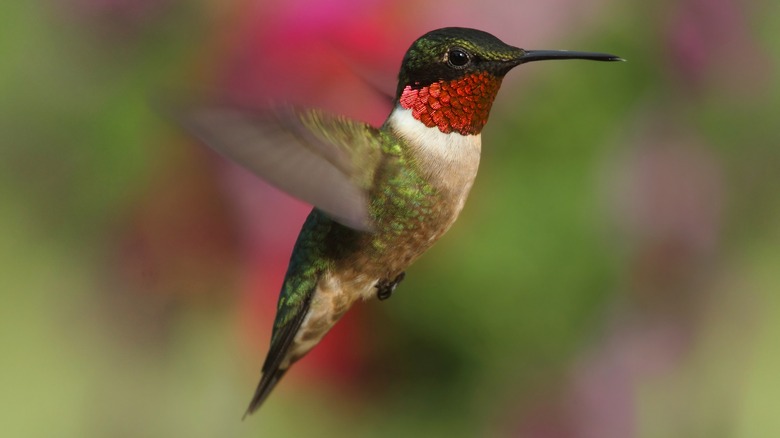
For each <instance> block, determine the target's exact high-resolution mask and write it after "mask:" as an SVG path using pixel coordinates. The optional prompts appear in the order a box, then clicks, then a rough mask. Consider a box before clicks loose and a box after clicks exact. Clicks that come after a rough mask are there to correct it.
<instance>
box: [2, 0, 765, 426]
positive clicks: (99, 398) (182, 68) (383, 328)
mask: <svg viewBox="0 0 780 438" xmlns="http://www.w3.org/2000/svg"><path fill="white" fill-rule="evenodd" d="M450 25H459V26H468V27H476V28H480V29H483V30H487V31H489V32H491V33H493V34H495V35H497V36H499V37H500V38H502V39H503V40H504V41H507V42H509V43H510V44H514V45H517V46H521V47H525V48H537V49H542V48H544V49H546V48H551V49H553V48H565V49H574V50H592V51H604V52H612V53H615V54H618V55H620V56H623V57H625V58H626V59H628V62H626V63H620V64H617V63H613V64H603V63H592V62H584V61H582V62H575V61H568V62H558V63H552V62H550V63H534V64H530V65H527V66H523V67H520V68H519V69H517V70H516V71H513V72H511V73H510V75H509V76H508V77H507V79H506V80H505V81H504V85H503V88H502V90H501V93H500V94H499V97H498V100H497V102H496V104H495V105H494V108H493V113H492V117H491V121H490V123H489V124H488V126H487V128H486V130H485V131H484V133H483V142H484V148H483V150H484V152H483V160H482V168H481V169H480V175H479V177H478V179H477V182H476V185H475V187H474V189H473V191H472V195H471V198H470V200H469V202H468V203H467V204H466V208H465V211H464V212H463V215H462V216H461V219H460V220H459V221H458V222H457V224H456V226H455V227H454V228H453V230H451V232H450V233H449V234H448V235H447V236H446V238H444V239H443V240H442V241H441V242H440V243H439V244H438V245H437V246H435V247H434V248H433V249H432V250H431V251H430V252H429V253H428V254H427V255H426V256H425V257H423V258H422V259H421V260H420V261H419V262H418V263H417V264H416V265H414V266H413V267H412V268H411V269H410V270H409V271H408V276H407V279H406V280H405V282H404V283H403V285H402V287H401V288H399V290H398V291H397V292H396V294H395V295H394V296H393V298H392V299H390V300H389V301H386V302H382V303H379V302H368V303H364V304H363V305H359V306H357V307H356V308H354V309H353V311H352V312H351V313H350V314H349V315H348V316H347V317H346V318H345V319H344V320H343V322H342V323H341V324H340V325H339V326H338V327H337V328H336V329H335V330H333V332H331V334H329V335H328V337H327V338H326V339H325V341H324V342H323V343H322V344H321V345H320V346H319V347H318V348H317V349H316V350H315V351H314V352H313V353H312V354H310V355H309V356H308V357H307V358H305V359H304V360H303V361H301V362H300V363H299V364H297V365H296V367H294V368H293V370H292V371H291V372H289V373H288V374H287V376H286V378H285V379H284V380H283V381H282V383H281V384H280V385H279V386H278V387H277V389H276V391H275V393H274V394H273V395H272V397H271V398H270V399H269V400H268V401H267V403H266V405H265V406H263V408H262V409H261V410H260V411H259V412H258V413H257V414H256V415H254V416H252V417H249V418H248V419H247V420H245V421H243V422H242V421H241V415H242V414H243V411H244V409H245V407H246V405H247V403H248V401H249V399H250V396H251V394H252V392H253V391H254V388H255V385H256V383H257V381H258V378H259V374H260V373H259V371H260V366H261V364H262V360H263V358H264V355H265V352H266V348H267V345H268V340H269V337H270V327H271V321H272V318H273V309H274V305H275V301H276V297H277V293H278V290H279V286H280V284H281V279H282V276H283V274H284V270H285V268H286V263H287V259H288V257H289V254H290V251H291V248H292V244H293V242H294V239H295V237H296V234H297V232H298V230H299V228H300V226H301V224H302V222H303V219H304V218H305V215H306V214H307V212H308V209H309V207H308V206H306V205H304V204H303V203H301V202H299V201H296V200H293V199H290V198H288V197H287V196H286V195H284V194H282V193H279V192H278V191H276V190H274V189H272V188H270V187H269V186H267V185H265V184H264V183H263V182H260V181H258V180H257V179H255V178H254V177H252V176H251V175H249V174H247V173H246V172H244V171H242V170H241V169H239V168H237V167H236V166H234V165H231V164H229V163H226V162H225V161H223V160H222V159H220V158H219V157H218V156H216V155H215V154H214V153H212V152H210V151H208V150H206V149H205V148H203V147H202V146H200V145H198V144H197V143H195V142H193V141H192V140H191V139H189V138H187V137H186V136H185V135H183V134H182V133H181V132H179V131H178V130H177V129H176V128H175V127H173V126H171V125H170V124H168V123H167V122H166V121H165V120H163V118H162V117H160V116H159V114H158V113H156V112H155V111H154V110H153V109H152V107H153V105H151V104H150V103H153V102H155V101H157V99H159V98H160V97H161V96H166V95H169V94H170V93H172V92H173V93H174V94H175V93H177V92H179V91H181V90H208V91H209V92H211V93H214V94H216V95H221V96H225V97H229V98H231V99H235V100H239V101H245V102H247V103H255V104H267V103H268V102H285V103H295V104H300V105H305V106H316V107H320V108H325V109H327V110H329V111H333V112H339V113H344V114H348V115H350V116H353V117H357V118H360V119H363V120H367V121H370V122H372V123H377V124H378V123H381V122H382V120H383V119H384V117H385V116H386V115H387V113H388V112H389V109H390V107H389V105H388V103H387V102H386V101H385V100H384V98H383V97H382V94H381V93H379V92H377V89H379V90H388V91H390V92H392V90H393V89H394V87H395V75H396V73H397V70H398V66H399V63H400V59H401V57H402V56H403V53H404V51H405V49H406V48H407V47H408V45H409V44H410V43H411V42H412V41H413V40H414V39H415V38H416V37H418V36H419V35H421V34H423V33H425V32H427V31H428V30H431V29H434V28H437V27H442V26H450ZM778 29H780V6H779V4H778V3H777V2H776V1H774V0H763V1H762V0H753V1H737V0H680V1H660V2H640V1H630V2H618V1H615V0H586V1H581V0H580V1H574V0H553V1H547V2H540V1H528V0H522V1H501V0H482V1H479V2H476V1H447V2H445V1H442V0H436V1H430V2H420V1H417V0H415V1H410V0H392V1H389V0H369V1H360V2H358V1H347V0H332V1H329V2H317V1H309V0H280V1H250V0H243V1H232V2H220V1H206V0H156V1H151V0H135V1H131V0H61V1H29V2H24V1H5V2H0V273H1V275H0V435H2V436H6V437H53V436H56V437H109V436H110V437H179V436H188V437H213V436H219V437H234V436H235V437H243V436H280V437H282V436H290V437H292V436H339V437H353V436H354V437H364V436H387V437H390V436H455V437H461V436H462V437H473V436H496V437H515V436H517V437H542V438H547V437H556V438H558V437H772V436H780V415H778V412H780V377H778V370H780V195H779V193H780V191H779V190H778V188H779V187H780V131H779V130H778V116H780V87H778V81H777V77H778V61H780V30H778Z"/></svg>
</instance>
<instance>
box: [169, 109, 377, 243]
mask: <svg viewBox="0 0 780 438" xmlns="http://www.w3.org/2000/svg"><path fill="white" fill-rule="evenodd" d="M177 118H178V120H179V121H180V122H181V123H182V124H183V125H184V127H185V128H186V129H188V130H189V131H190V132H192V133H193V134H194V135H196V136H197V137H198V138H200V139H201V140H202V141H203V142H204V143H206V144H207V145H208V146H210V147H211V148H213V149H214V150H216V151H217V152H219V153H220V154H222V155H224V156H226V157H228V158H230V159H231V160H233V161H235V162H236V163H238V164H240V165H242V166H243V167H245V168H247V169H248V170H250V171H251V172H253V173H255V174H256V175H258V176H259V177H261V178H263V179H264V180H266V181H268V182H269V183H271V184H272V185H274V186H276V187H277V188H279V189H281V190H283V191H285V192H287V193H289V194H290V195H292V196H295V197H297V198H299V199H301V200H303V201H305V202H308V203H310V204H312V205H314V206H315V207H317V208H319V209H320V210H322V211H324V212H325V213H327V214H328V215H329V216H331V217H332V218H333V219H334V220H336V221H337V222H340V223H341V224H343V225H346V226H348V227H351V228H354V229H358V230H370V229H371V223H370V218H369V211H368V202H369V201H368V189H369V187H370V184H371V182H372V180H373V174H374V172H375V171H376V168H377V166H378V164H379V161H380V160H381V156H382V149H381V147H380V143H379V132H378V130H377V129H376V128H374V127H372V126H370V125H368V124H365V123H359V122H355V121H352V120H349V119H346V118H343V117H335V116H331V115H327V114H324V113H321V112H319V111H301V112H298V111H295V110H293V109H289V108H288V109H280V110H278V111H272V112H252V111H246V110H243V109H237V108H231V107H228V106H202V107H190V108H186V109H184V110H183V111H180V112H179V113H178V114H177Z"/></svg>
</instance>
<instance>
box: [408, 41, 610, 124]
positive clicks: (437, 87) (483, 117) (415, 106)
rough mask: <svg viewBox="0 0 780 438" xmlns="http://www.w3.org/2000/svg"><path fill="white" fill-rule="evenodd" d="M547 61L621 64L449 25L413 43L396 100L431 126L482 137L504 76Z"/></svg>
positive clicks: (601, 56) (602, 56) (604, 56)
mask: <svg viewBox="0 0 780 438" xmlns="http://www.w3.org/2000/svg"><path fill="white" fill-rule="evenodd" d="M547 59H590V60H596V61H618V60H621V59H620V58H618V57H617V56H614V55H608V54H602V53H587V52H568V51H550V50H523V49H519V48H517V47H513V46H510V45H508V44H505V43H504V42H503V41H501V40H499V39H498V38H496V37H494V36H493V35H491V34H489V33H487V32H482V31H480V30H476V29H467V28H462V27H447V28H443V29H437V30H434V31H431V32H428V33H427V34H425V35H423V36H421V37H420V38H418V39H417V41H415V42H414V43H412V46H411V47H410V48H409V50H408V51H407V52H406V56H404V60H403V63H402V64H401V72H400V74H399V77H398V89H397V90H396V99H397V100H398V103H399V104H400V105H401V107H403V108H405V109H410V110H412V114H413V116H414V117H415V118H416V119H417V120H420V121H421V122H423V123H424V124H425V125H426V126H429V127H438V128H439V130H441V131H442V132H444V133H450V132H459V133H460V134H463V135H469V134H478V133H479V132H480V131H481V130H482V127H483V126H484V125H485V123H487V118H488V115H489V113H490V107H491V105H492V104H493V100H494V99H495V97H496V93H498V89H499V87H500V85H501V79H502V78H503V77H504V75H506V73H507V72H509V70H511V69H512V68H514V67H516V66H518V65H520V64H523V63H526V62H531V61H541V60H547Z"/></svg>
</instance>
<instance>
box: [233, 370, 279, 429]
mask: <svg viewBox="0 0 780 438" xmlns="http://www.w3.org/2000/svg"><path fill="white" fill-rule="evenodd" d="M286 372H287V369H280V368H277V369H275V370H273V371H272V372H268V373H263V377H262V378H261V379H260V383H259V384H258V385H257V390H256V391H255V395H254V396H252V401H251V402H249V407H248V408H247V410H246V412H245V413H244V416H243V417H242V420H243V419H244V418H246V417H247V415H251V414H252V413H254V412H255V411H256V410H257V409H258V408H260V405H262V404H263V402H264V401H265V399H266V398H267V397H268V394H270V393H271V390H273V389H274V387H275V386H276V384H277V383H279V380H281V379H282V376H284V373H286Z"/></svg>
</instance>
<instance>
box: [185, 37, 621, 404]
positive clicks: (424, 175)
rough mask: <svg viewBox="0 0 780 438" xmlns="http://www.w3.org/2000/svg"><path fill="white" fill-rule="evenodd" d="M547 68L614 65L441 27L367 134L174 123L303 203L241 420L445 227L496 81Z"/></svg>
mask: <svg viewBox="0 0 780 438" xmlns="http://www.w3.org/2000/svg"><path fill="white" fill-rule="evenodd" d="M555 59H586V60H594V61H622V59H621V58H619V57H617V56H614V55H610V54H605V53H591V52H574V51H562V50H560V51H558V50H524V49H520V48H517V47H513V46H510V45H508V44H506V43H504V42H502V41H501V40H499V39H498V38H496V37H495V36H493V35H491V34H489V33H487V32H483V31H480V30H476V29H468V28H460V27H447V28H442V29H437V30H433V31H431V32H428V33H426V34H425V35H423V36H421V37H420V38H418V39H417V40H416V41H414V42H413V43H412V45H411V46H410V47H409V49H408V51H407V52H406V54H405V56H404V58H403V61H402V63H401V69H400V73H399V76H398V87H397V88H396V92H395V96H394V99H393V101H394V107H393V109H392V110H391V112H390V115H389V116H388V118H387V120H386V121H385V122H384V124H382V126H380V127H374V126H371V125H369V124H367V123H363V122H359V121H355V120H351V119H348V118H346V117H342V116H338V115H331V114H327V113H325V112H322V111H319V110H309V109H306V110H302V109H295V108H280V109H277V110H271V111H252V110H246V109H239V108H236V107H231V106H229V105H216V104H214V105H200V106H192V107H189V108H186V109H184V110H181V111H180V112H179V114H178V115H177V118H178V119H179V122H180V123H181V124H183V126H184V128H185V129H186V130H188V131H190V132H191V133H192V134H194V135H195V136H196V137H199V139H200V140H201V141H202V142H204V143H205V144H206V145H208V146H210V147H211V148H213V149H215V150H216V151H217V152H219V153H220V154H222V155H224V156H225V157H227V158H229V159H231V160H233V161H235V162H237V163H238V164H240V165H242V166H243V167H245V168H247V169H248V170H250V171H251V172H253V173H255V174H256V175H258V176H260V177H261V178H263V179H265V180H266V181H268V182H269V183H271V184H272V185H274V186H276V187H277V188H279V189H281V190H283V191H286V192H287V193H289V194H290V195H292V196H295V197H297V198H299V199H301V200H303V201H306V202H308V203H310V204H311V205H313V206H314V208H313V209H312V211H311V213H310V214H309V215H308V217H307V218H306V220H305V222H304V224H303V227H302V229H301V231H300V234H299V236H298V238H297V241H296V243H295V246H294V248H293V252H292V255H291V257H290V262H289V265H288V268H287V273H286V275H285V278H284V281H283V284H282V286H281V292H280V295H279V300H278V304H277V309H276V317H275V319H274V323H273V332H272V335H271V342H270V347H269V351H268V355H267V356H266V359H265V362H264V363H263V367H262V377H261V378H260V383H259V384H258V386H257V389H256V391H255V393H254V396H253V397H252V400H251V402H250V404H249V407H248V409H247V411H246V413H245V415H244V416H245V417H246V415H249V414H251V413H253V412H255V411H256V410H257V409H258V408H259V407H260V405H261V404H262V403H263V402H264V401H265V400H266V398H267V397H268V395H269V394H270V393H271V390H273V388H274V387H275V386H276V384H277V383H279V380H280V379H281V378H282V377H283V376H284V375H285V373H286V372H287V371H288V370H289V369H290V366H292V365H293V364H294V363H295V362H296V361H298V360H299V359H301V358H302V357H303V356H304V355H306V354H307V353H308V352H309V351H310V350H311V349H312V348H313V347H314V346H315V345H317V344H318V343H319V342H320V341H321V340H322V338H323V337H324V336H325V334H326V333H327V332H328V331H329V330H330V329H331V328H332V327H333V326H334V325H335V324H336V322H337V321H338V320H339V319H340V318H341V317H342V315H344V313H345V312H347V310H348V309H349V308H350V307H351V306H352V305H353V304H354V303H355V302H356V301H360V300H368V299H374V298H377V299H379V300H385V299H387V298H389V297H390V296H391V295H392V294H393V292H394V291H395V289H396V286H398V284H399V283H400V282H401V281H402V280H403V279H404V276H405V271H406V269H407V267H408V266H409V265H411V264H412V263H413V262H414V261H415V260H417V259H418V258H419V257H420V256H421V255H422V254H423V253H424V252H425V251H426V250H428V249H429V248H430V247H431V246H432V245H433V244H434V243H435V242H436V241H437V240H438V239H439V238H440V237H441V236H442V235H443V234H444V233H446V232H447V230H449V229H450V227H451V226H452V224H453V222H455V220H456V219H457V217H458V215H459V214H460V212H461V209H462V208H463V205H464V203H465V201H466V198H467V196H468V194H469V191H470V189H471V186H472V184H473V183H474V179H475V177H476V175H477V168H478V166H479V160H480V150H481V144H482V142H481V133H482V129H483V128H484V127H485V124H486V123H487V121H488V115H489V114H490V108H491V106H492V104H493V100H494V99H495V97H496V94H497V93H498V89H499V87H500V86H501V81H502V80H503V78H504V75H506V74H507V73H508V72H509V71H510V70H512V69H513V68H515V67H517V66H518V65H521V64H525V63H528V62H534V61H543V60H555Z"/></svg>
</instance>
